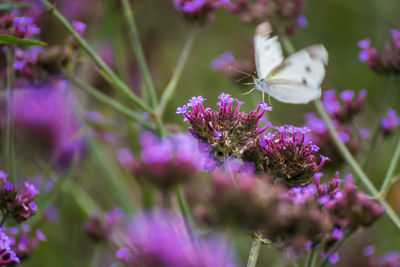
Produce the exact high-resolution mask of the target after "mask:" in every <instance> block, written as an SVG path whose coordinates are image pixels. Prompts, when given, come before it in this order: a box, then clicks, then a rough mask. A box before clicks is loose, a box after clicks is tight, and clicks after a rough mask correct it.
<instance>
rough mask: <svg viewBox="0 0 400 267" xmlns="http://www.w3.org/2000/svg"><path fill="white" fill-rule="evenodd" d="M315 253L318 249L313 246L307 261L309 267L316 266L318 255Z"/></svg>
mask: <svg viewBox="0 0 400 267" xmlns="http://www.w3.org/2000/svg"><path fill="white" fill-rule="evenodd" d="M315 252H316V248H315V247H314V245H313V247H312V248H311V251H310V255H309V257H308V260H307V267H314V266H315V256H316V255H317V253H315Z"/></svg>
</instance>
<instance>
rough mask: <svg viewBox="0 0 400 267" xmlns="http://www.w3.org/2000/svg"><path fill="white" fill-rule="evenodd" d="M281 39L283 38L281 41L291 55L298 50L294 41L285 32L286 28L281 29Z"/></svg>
mask: <svg viewBox="0 0 400 267" xmlns="http://www.w3.org/2000/svg"><path fill="white" fill-rule="evenodd" d="M279 39H280V40H281V43H282V44H283V47H284V48H285V50H286V52H287V53H288V54H289V55H290V54H293V53H294V52H296V49H294V46H293V44H292V42H291V41H290V39H289V37H288V36H287V34H286V33H285V30H284V29H281V30H280V31H279Z"/></svg>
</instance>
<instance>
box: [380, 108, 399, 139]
mask: <svg viewBox="0 0 400 267" xmlns="http://www.w3.org/2000/svg"><path fill="white" fill-rule="evenodd" d="M399 124H400V118H399V116H397V112H396V111H395V110H394V109H388V110H387V112H386V117H384V118H382V120H381V130H382V132H383V134H384V135H385V136H389V135H392V134H393V133H394V132H395V131H396V129H397V127H398V126H399Z"/></svg>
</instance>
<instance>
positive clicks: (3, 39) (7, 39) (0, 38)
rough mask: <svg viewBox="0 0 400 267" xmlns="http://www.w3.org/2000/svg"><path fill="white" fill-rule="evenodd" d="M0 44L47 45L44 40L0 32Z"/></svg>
mask: <svg viewBox="0 0 400 267" xmlns="http://www.w3.org/2000/svg"><path fill="white" fill-rule="evenodd" d="M0 44H5V45H40V46H45V45H47V44H46V43H45V42H42V41H38V40H34V39H21V38H18V37H15V36H11V35H3V34H0Z"/></svg>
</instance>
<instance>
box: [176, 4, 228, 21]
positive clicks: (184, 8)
mask: <svg viewBox="0 0 400 267" xmlns="http://www.w3.org/2000/svg"><path fill="white" fill-rule="evenodd" d="M228 1H229V0H173V3H174V6H175V9H176V10H178V11H179V12H181V13H182V15H183V17H184V18H185V19H186V20H187V21H189V22H196V23H200V24H203V23H206V22H208V21H209V19H210V16H211V15H212V12H213V11H214V10H215V9H217V8H219V7H221V6H222V5H224V4H225V3H226V2H228Z"/></svg>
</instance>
